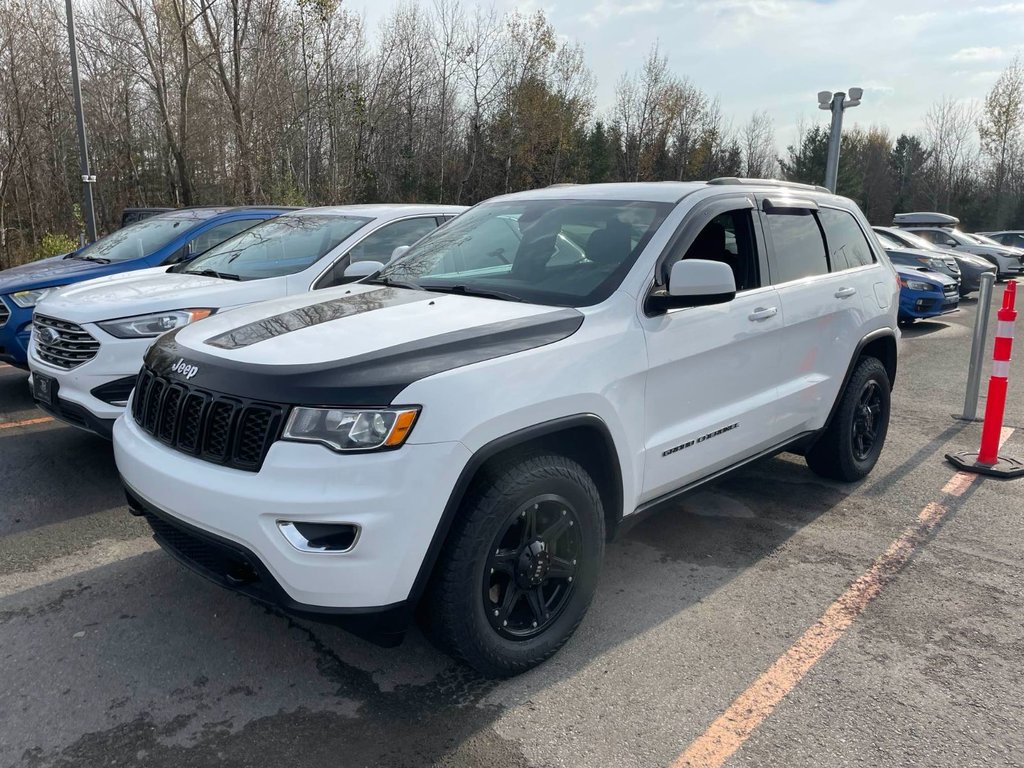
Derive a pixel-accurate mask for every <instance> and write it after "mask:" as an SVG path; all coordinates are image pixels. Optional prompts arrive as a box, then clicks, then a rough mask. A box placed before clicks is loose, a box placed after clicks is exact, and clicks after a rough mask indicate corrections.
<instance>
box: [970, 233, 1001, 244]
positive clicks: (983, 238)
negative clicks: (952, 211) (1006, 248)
mask: <svg viewBox="0 0 1024 768" xmlns="http://www.w3.org/2000/svg"><path fill="white" fill-rule="evenodd" d="M968 237H969V238H970V239H971V240H973V241H974V242H976V243H980V244H981V245H998V246H1001V245H1002V243H1000V242H999V241H997V240H993V239H992V238H991V237H988V236H987V235H968Z"/></svg>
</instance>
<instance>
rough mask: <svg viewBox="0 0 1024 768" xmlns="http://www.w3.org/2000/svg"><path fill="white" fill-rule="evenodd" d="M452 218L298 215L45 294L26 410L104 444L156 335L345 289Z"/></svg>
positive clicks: (419, 210) (399, 208) (342, 212)
mask: <svg viewBox="0 0 1024 768" xmlns="http://www.w3.org/2000/svg"><path fill="white" fill-rule="evenodd" d="M464 210H465V208H464V207H461V206H450V205H349V206H339V207H330V208H307V209H305V210H302V211H296V212H293V213H288V214H285V215H283V216H279V217H278V218H275V219H272V220H269V221H266V222H264V223H261V224H258V225H257V226H255V227H253V228H252V229H250V230H248V231H247V232H245V233H243V234H241V235H239V236H237V237H235V238H232V239H231V240H227V241H225V242H224V243H221V244H220V245H218V246H216V247H214V248H212V249H211V250H209V251H207V252H206V253H204V254H203V255H202V256H199V257H197V258H195V259H193V260H191V261H189V262H187V263H182V264H177V265H175V266H173V267H170V268H168V267H157V268H154V269H147V270H141V271H138V272H132V273H128V274H122V275H115V276H112V277H106V278H100V279H98V280H90V281H88V282H84V283H79V284H78V285H75V286H72V287H69V288H65V289H64V290H62V291H58V292H54V293H52V294H49V295H47V297H46V298H45V299H44V300H43V301H42V302H40V303H39V305H38V306H37V307H36V310H35V314H34V317H33V334H32V338H31V342H30V344H29V350H28V362H29V369H30V370H31V372H32V375H31V379H30V382H29V384H30V386H31V388H32V394H33V396H34V398H35V401H36V404H37V405H38V406H39V407H40V408H41V409H43V410H44V411H46V412H47V413H49V414H51V415H53V416H56V417H57V418H60V419H63V420H64V421H66V422H68V423H70V424H73V425H75V426H77V427H81V428H83V429H87V430H89V431H91V432H95V433H96V434H99V435H102V436H104V437H108V438H109V437H110V431H111V429H112V427H113V424H114V419H116V418H117V417H118V416H119V415H120V414H121V412H122V411H123V410H124V405H125V402H126V401H127V400H128V394H129V392H131V390H132V387H134V386H135V379H136V377H137V376H138V372H139V368H140V367H141V365H142V357H143V355H144V354H145V352H146V350H147V349H148V348H149V346H150V345H151V344H152V343H153V340H154V339H155V338H156V337H158V336H159V335H160V334H162V333H166V332H167V331H169V330H173V329H175V328H180V327H181V326H183V325H187V324H188V323H191V322H193V321H195V320H198V319H201V318H203V317H207V316H209V315H211V314H214V313H216V312H221V311H224V310H226V309H231V308H234V307H239V306H242V305H245V304H252V303H253V302H258V301H264V300H266V299H271V298H276V297H280V296H289V295H292V294H296V293H306V292H308V291H311V290H317V289H322V288H328V287H331V286H334V285H339V284H341V283H343V282H345V281H346V280H347V279H355V278H346V277H345V272H346V270H347V269H350V268H351V266H352V265H353V264H356V263H359V262H368V263H370V264H374V265H376V266H380V264H379V263H378V262H387V261H388V260H389V259H390V257H391V254H392V252H393V251H394V250H395V248H396V247H401V246H408V245H411V244H412V243H414V242H415V241H417V240H419V239H420V238H421V237H423V236H424V235H426V234H428V233H429V232H432V231H433V230H435V229H436V228H437V227H438V226H439V225H440V224H441V223H443V222H445V221H446V220H448V219H450V218H453V217H454V216H456V215H458V214H459V213H461V212H462V211H464ZM370 271H373V270H372V269H370ZM363 274H364V275H365V274H366V272H365V271H364V272H363Z"/></svg>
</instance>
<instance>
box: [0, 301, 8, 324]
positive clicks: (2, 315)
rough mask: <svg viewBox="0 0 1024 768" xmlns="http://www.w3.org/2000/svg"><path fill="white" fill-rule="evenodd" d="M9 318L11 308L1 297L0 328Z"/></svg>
mask: <svg viewBox="0 0 1024 768" xmlns="http://www.w3.org/2000/svg"><path fill="white" fill-rule="evenodd" d="M10 319H11V310H10V308H9V307H8V306H7V305H6V304H5V303H4V300H3V299H0V328H3V327H4V326H5V325H7V321H8V320H10Z"/></svg>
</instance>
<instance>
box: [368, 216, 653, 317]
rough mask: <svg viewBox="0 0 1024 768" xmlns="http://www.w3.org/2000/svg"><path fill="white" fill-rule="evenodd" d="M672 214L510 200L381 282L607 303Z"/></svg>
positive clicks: (559, 302)
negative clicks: (608, 298)
mask: <svg viewBox="0 0 1024 768" xmlns="http://www.w3.org/2000/svg"><path fill="white" fill-rule="evenodd" d="M671 210H672V204H670V203H653V202H642V201H621V200H615V201H613V200H537V199H533V200H506V201H501V202H495V203H484V204H482V205H478V206H477V207H476V208H473V209H472V210H470V211H468V212H466V213H464V214H462V216H460V217H458V218H457V219H455V220H453V221H451V222H450V223H449V224H447V225H446V226H444V227H442V228H441V229H438V230H437V232H435V233H434V234H432V235H430V236H428V237H427V239H426V240H424V241H422V242H421V243H419V244H418V245H416V246H414V247H413V248H412V250H410V251H408V252H407V253H406V254H405V255H403V256H402V257H401V258H399V259H398V260H397V261H395V262H393V263H392V264H389V265H388V266H387V267H385V268H384V269H383V270H382V271H381V272H380V274H379V275H378V276H377V278H376V280H375V282H385V283H387V282H392V283H398V284H401V283H413V284H416V285H418V286H419V287H422V288H426V289H427V290H437V291H447V292H452V293H465V294H467V295H481V296H490V297H493V298H502V299H510V300H517V301H528V302H532V303H537V304H551V305H556V306H572V307H581V306H587V305H589V304H596V303H598V302H600V301H603V300H604V299H606V298H607V297H608V296H610V295H611V294H612V292H613V291H614V290H615V289H616V288H617V287H618V286H619V284H620V283H621V282H622V279H623V277H625V275H626V273H627V272H628V271H629V268H630V267H631V266H632V265H633V262H634V261H635V260H636V257H637V256H638V255H639V253H640V251H642V250H643V248H644V246H645V245H646V244H647V242H648V241H649V240H650V239H651V236H652V235H653V234H654V233H655V232H656V231H657V229H658V227H660V226H661V223H662V222H663V221H664V220H665V216H667V215H668V213H669V211H671Z"/></svg>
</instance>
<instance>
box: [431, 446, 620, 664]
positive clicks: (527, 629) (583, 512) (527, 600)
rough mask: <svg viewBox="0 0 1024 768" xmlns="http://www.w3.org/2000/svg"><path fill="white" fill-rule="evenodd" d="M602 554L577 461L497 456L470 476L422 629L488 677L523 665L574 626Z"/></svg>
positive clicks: (595, 498)
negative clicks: (471, 481)
mask: <svg viewBox="0 0 1024 768" xmlns="http://www.w3.org/2000/svg"><path fill="white" fill-rule="evenodd" d="M545 536H546V538H545ZM603 558H604V510H603V508H602V506H601V498H600V495H599V493H598V490H597V486H596V485H595V484H594V481H593V480H592V479H591V478H590V476H589V475H588V474H587V472H586V470H584V469H583V467H581V466H580V465H579V464H577V463H576V462H574V461H572V460H570V459H567V458H565V457H564V456H559V455H553V454H535V455H530V456H520V457H518V458H516V459H512V460H509V461H505V462H502V463H500V464H498V465H497V466H495V467H493V468H490V469H488V470H486V471H485V474H484V476H483V477H482V478H480V479H479V480H478V481H477V482H475V483H474V486H473V488H472V489H471V490H470V492H469V493H468V495H467V497H466V499H465V501H464V502H463V505H462V509H461V510H460V513H459V516H458V518H457V519H456V521H455V523H454V525H453V528H452V531H451V534H450V535H449V537H448V540H447V541H446V542H445V547H444V550H443V551H442V553H441V557H440V560H439V562H438V568H437V572H436V573H435V576H434V579H433V582H432V585H431V588H430V593H429V595H428V603H427V609H428V610H427V615H428V622H429V625H428V627H427V630H428V634H429V635H430V636H431V638H432V639H433V640H434V642H435V643H436V644H437V645H439V646H440V647H441V648H442V649H443V650H445V651H446V652H448V653H450V654H451V655H452V656H454V657H456V658H458V659H460V660H462V661H464V662H465V663H467V664H469V665H470V666H471V667H473V668H475V669H476V670H477V671H479V672H480V673H481V674H483V675H485V676H487V677H509V676H512V675H517V674H519V673H521V672H525V671H526V670H528V669H530V668H531V667H534V666H536V665H538V664H540V663H541V662H543V661H545V660H546V659H548V658H550V657H551V656H552V655H553V654H554V653H555V652H556V651H558V649H559V648H561V647H562V645H564V644H565V642H566V641H567V640H568V639H569V638H570V637H571V636H572V634H573V632H575V630H576V627H577V626H579V623H580V621H582V620H583V616H584V614H586V612H587V608H588V607H589V605H590V600H591V598H592V597H593V595H594V591H595V589H596V587H597V578H598V574H599V572H600V570H601V562H602V560H603Z"/></svg>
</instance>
